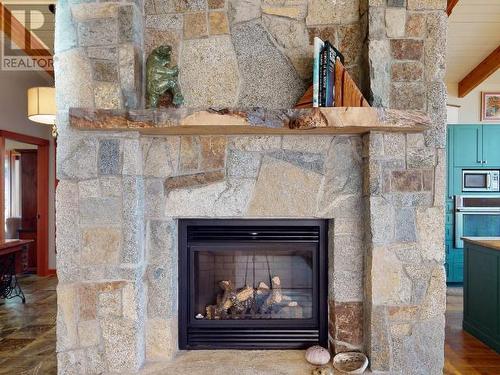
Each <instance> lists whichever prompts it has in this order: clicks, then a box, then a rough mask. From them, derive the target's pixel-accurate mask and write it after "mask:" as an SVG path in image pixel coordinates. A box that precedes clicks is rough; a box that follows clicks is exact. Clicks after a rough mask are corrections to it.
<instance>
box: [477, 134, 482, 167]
mask: <svg viewBox="0 0 500 375" xmlns="http://www.w3.org/2000/svg"><path fill="white" fill-rule="evenodd" d="M476 160H477V163H478V164H483V161H482V160H479V128H476Z"/></svg>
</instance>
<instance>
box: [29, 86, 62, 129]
mask: <svg viewBox="0 0 500 375" xmlns="http://www.w3.org/2000/svg"><path fill="white" fill-rule="evenodd" d="M28 118H29V119H30V120H31V121H34V122H38V123H41V124H47V125H54V123H55V119H56V91H55V88H54V87H32V88H30V89H28Z"/></svg>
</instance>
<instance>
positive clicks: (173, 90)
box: [146, 46, 184, 108]
mask: <svg viewBox="0 0 500 375" xmlns="http://www.w3.org/2000/svg"><path fill="white" fill-rule="evenodd" d="M171 55H172V48H171V47H170V46H160V47H157V48H155V49H154V50H153V52H151V54H150V55H149V56H148V59H147V61H146V101H147V106H148V108H158V106H159V104H160V99H161V98H162V97H163V96H164V95H165V94H166V93H170V94H171V95H172V104H173V105H175V106H176V107H179V106H180V105H182V103H183V102H184V97H183V96H182V94H181V89H180V86H179V83H178V76H179V68H178V67H177V66H173V67H170V63H171Z"/></svg>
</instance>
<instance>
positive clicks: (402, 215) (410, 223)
mask: <svg viewBox="0 0 500 375" xmlns="http://www.w3.org/2000/svg"><path fill="white" fill-rule="evenodd" d="M396 240H397V241H399V242H415V241H416V240H417V233H416V221H415V210H414V209H413V208H402V209H400V210H397V211H396Z"/></svg>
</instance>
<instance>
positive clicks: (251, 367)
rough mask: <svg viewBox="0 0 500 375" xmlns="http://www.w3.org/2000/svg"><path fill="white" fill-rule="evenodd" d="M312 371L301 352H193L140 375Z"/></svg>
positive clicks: (288, 374) (266, 374) (270, 374)
mask: <svg viewBox="0 0 500 375" xmlns="http://www.w3.org/2000/svg"><path fill="white" fill-rule="evenodd" d="M314 368H315V367H314V366H312V365H310V364H309V363H307V362H306V360H305V359H304V351H302V350H253V351H250V350H194V351H181V352H179V354H178V355H177V356H176V358H175V359H174V360H172V361H170V362H157V363H147V364H146V365H145V366H144V368H143V369H142V370H141V372H140V375H160V374H162V375H163V374H189V375H206V374H226V373H227V374H230V373H237V374H238V375H308V374H311V372H312V370H313V369H314Z"/></svg>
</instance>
